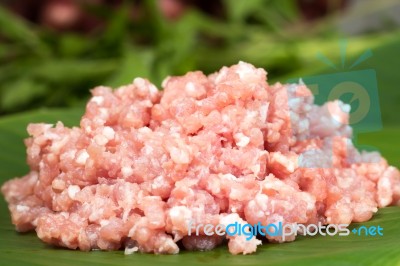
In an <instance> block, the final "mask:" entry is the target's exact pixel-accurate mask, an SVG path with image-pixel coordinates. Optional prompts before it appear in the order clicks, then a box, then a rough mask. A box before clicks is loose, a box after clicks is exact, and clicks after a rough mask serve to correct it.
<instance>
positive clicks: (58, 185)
mask: <svg viewBox="0 0 400 266" xmlns="http://www.w3.org/2000/svg"><path fill="white" fill-rule="evenodd" d="M162 86H163V91H162V92H161V91H159V90H157V88H156V87H155V86H154V85H153V84H151V83H150V82H149V81H147V80H145V79H142V78H136V79H134V81H133V83H132V84H130V85H127V86H122V87H120V88H118V89H116V90H115V91H113V90H112V89H111V88H108V87H97V88H95V89H94V90H93V91H92V94H93V97H92V98H91V99H90V101H89V102H88V104H87V107H86V112H85V114H84V116H83V117H82V119H81V121H80V127H74V128H67V127H64V126H63V124H62V123H61V122H59V123H58V124H57V125H56V126H54V127H53V126H52V125H48V124H30V125H29V126H28V132H29V134H30V136H31V137H30V138H28V139H27V140H26V142H25V143H26V146H27V161H28V164H29V166H30V169H31V171H30V172H29V173H28V174H27V175H26V176H24V177H21V178H15V179H12V180H10V181H8V182H6V183H5V184H4V185H3V186H2V192H3V194H4V196H5V198H6V200H7V202H8V204H9V209H10V212H11V216H12V222H13V224H15V226H16V229H17V231H21V232H24V231H29V230H34V229H35V230H36V232H37V235H38V237H39V238H40V239H42V240H43V241H44V242H47V243H50V244H53V245H57V246H63V247H67V248H70V249H81V250H92V249H102V250H114V249H121V248H125V252H126V253H132V252H135V251H140V252H150V253H167V254H175V253H178V252H179V246H180V245H179V243H182V245H183V246H184V247H185V248H186V249H189V250H195V249H200V250H208V249H212V248H214V247H215V246H217V245H219V244H221V243H224V242H225V241H223V240H224V239H225V238H226V239H227V241H228V247H229V251H230V252H231V253H232V254H240V253H242V254H249V253H252V252H255V251H256V249H257V246H258V245H260V244H261V238H260V237H259V236H257V238H256V237H253V238H252V239H251V240H249V241H247V240H246V237H245V236H244V235H241V236H239V235H236V236H226V237H224V236H222V237H221V236H216V235H215V236H205V235H200V236H195V235H194V228H192V229H191V232H192V234H191V236H188V230H189V224H188V221H190V220H193V221H195V222H196V223H197V224H199V223H202V224H207V223H209V224H213V225H217V224H225V225H226V224H229V223H234V222H238V223H240V224H244V223H249V224H255V223H258V222H261V224H264V225H267V224H271V223H277V222H283V223H284V224H287V223H301V224H305V225H307V224H317V223H318V222H321V223H323V224H349V223H351V222H362V221H367V220H369V219H370V218H371V217H372V215H373V214H374V213H375V212H376V211H377V209H378V208H379V207H384V206H387V205H390V204H397V205H398V204H399V203H400V173H399V171H398V170H397V169H396V168H394V167H392V166H389V165H388V164H387V162H386V160H385V159H384V158H382V157H381V156H380V155H379V154H378V153H367V152H361V153H360V152H358V151H357V150H356V149H355V148H354V146H353V145H352V143H351V135H352V129H351V127H350V126H349V123H348V121H349V111H350V110H349V109H350V107H349V106H348V105H346V104H343V103H342V102H340V101H333V102H328V103H326V104H325V105H323V106H317V105H314V104H313V97H312V94H311V93H310V91H309V90H308V89H307V87H306V86H304V85H302V84H290V85H282V84H279V83H277V84H274V85H269V84H268V83H267V81H266V72H265V71H264V70H263V69H259V68H255V67H254V66H252V65H251V64H248V63H244V62H240V63H239V64H237V65H233V66H231V67H223V68H222V69H221V70H220V71H219V72H217V73H214V74H212V75H209V76H206V75H204V74H203V73H202V72H190V73H188V74H186V75H184V76H179V77H168V78H167V79H166V80H165V81H164V82H163V85H162ZM200 232H202V231H200ZM267 238H268V241H269V242H282V238H280V237H270V236H268V235H267ZM294 239H295V235H292V236H291V237H289V238H286V241H293V240H294ZM179 241H181V242H179ZM178 242H179V243H178Z"/></svg>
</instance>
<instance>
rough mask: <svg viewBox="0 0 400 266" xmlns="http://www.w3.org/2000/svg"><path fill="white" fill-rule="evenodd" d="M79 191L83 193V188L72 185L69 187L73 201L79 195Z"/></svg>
mask: <svg viewBox="0 0 400 266" xmlns="http://www.w3.org/2000/svg"><path fill="white" fill-rule="evenodd" d="M79 191H81V188H80V187H79V186H76V185H71V186H69V187H68V196H69V197H70V198H71V199H74V198H75V195H76V193H78V192H79Z"/></svg>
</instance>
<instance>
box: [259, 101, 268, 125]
mask: <svg viewBox="0 0 400 266" xmlns="http://www.w3.org/2000/svg"><path fill="white" fill-rule="evenodd" d="M268 107H269V103H266V104H263V105H262V106H261V107H260V109H259V112H260V118H261V121H263V122H265V121H267V114H268Z"/></svg>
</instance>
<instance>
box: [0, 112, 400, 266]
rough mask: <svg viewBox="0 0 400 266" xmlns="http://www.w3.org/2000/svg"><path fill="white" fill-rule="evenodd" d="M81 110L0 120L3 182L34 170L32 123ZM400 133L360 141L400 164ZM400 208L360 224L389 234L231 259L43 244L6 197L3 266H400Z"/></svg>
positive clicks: (69, 120)
mask: <svg viewBox="0 0 400 266" xmlns="http://www.w3.org/2000/svg"><path fill="white" fill-rule="evenodd" d="M81 115H82V110H81V109H76V110H74V109H69V110H60V109H57V110H41V111H35V112H30V113H24V114H19V115H13V116H8V117H3V118H1V119H0V182H1V183H3V182H4V181H5V180H7V179H10V178H12V177H15V176H21V175H23V174H25V173H26V172H27V170H28V168H27V166H26V163H25V148H24V145H23V139H24V138H25V137H27V134H26V130H25V128H26V126H27V124H28V123H30V122H47V123H55V122H57V121H58V120H62V121H63V122H64V123H65V124H66V125H68V126H73V125H78V124H79V117H80V116H81ZM399 133H400V129H398V128H388V129H384V130H382V131H380V132H374V133H368V134H363V135H360V136H359V138H358V140H359V142H360V143H363V144H364V143H365V144H369V145H372V146H375V147H377V148H378V149H380V151H381V152H382V153H383V155H384V156H387V157H388V158H389V161H390V162H391V163H392V164H395V165H397V166H399V165H400V164H399V162H400V160H399V158H400V157H399V154H400V152H398V151H397V150H395V149H394V145H393V143H397V138H398V135H399ZM399 223H400V208H399V207H388V208H384V209H380V210H379V211H378V213H377V214H376V215H375V216H374V218H373V219H372V220H371V221H369V222H366V223H362V224H353V225H351V227H350V229H353V228H359V227H360V226H363V225H365V226H372V225H375V226H377V225H379V226H381V227H382V228H383V236H365V235H361V236H359V235H355V234H353V233H350V235H349V236H335V237H329V236H325V237H324V236H314V237H298V239H297V240H296V241H295V242H292V243H285V244H267V243H265V244H264V245H263V246H262V247H259V248H258V251H257V252H256V253H255V254H252V255H247V256H242V255H237V256H234V255H230V254H229V252H228V250H227V247H226V246H223V247H220V248H217V249H215V250H213V251H209V252H188V251H182V252H181V253H180V254H178V255H153V254H133V255H130V256H125V255H124V254H123V251H110V252H105V251H92V252H82V251H75V250H67V249H62V248H55V247H51V246H49V245H47V244H44V243H42V242H41V241H40V240H39V239H38V238H37V237H36V235H35V233H34V232H31V233H27V234H20V233H17V232H16V231H15V230H14V227H13V226H12V224H11V222H10V215H9V213H8V210H7V205H6V203H5V201H4V199H3V198H1V199H0V261H1V265H51V266H53V265H68V266H69V265H77V266H80V265H82V266H88V265H118V266H122V265H165V266H167V265H231V266H234V265H260V266H261V265H263V266H265V265H291V266H292V265H390V266H391V265H400V242H399V239H400V225H399Z"/></svg>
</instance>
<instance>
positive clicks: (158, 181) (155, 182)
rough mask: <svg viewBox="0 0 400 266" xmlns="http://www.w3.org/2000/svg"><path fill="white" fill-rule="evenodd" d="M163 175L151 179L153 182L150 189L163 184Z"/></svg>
mask: <svg viewBox="0 0 400 266" xmlns="http://www.w3.org/2000/svg"><path fill="white" fill-rule="evenodd" d="M164 183H165V182H164V177H163V176H162V175H159V176H157V177H156V178H154V179H153V183H152V184H151V188H152V189H157V188H161V187H163V186H164Z"/></svg>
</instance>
